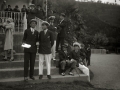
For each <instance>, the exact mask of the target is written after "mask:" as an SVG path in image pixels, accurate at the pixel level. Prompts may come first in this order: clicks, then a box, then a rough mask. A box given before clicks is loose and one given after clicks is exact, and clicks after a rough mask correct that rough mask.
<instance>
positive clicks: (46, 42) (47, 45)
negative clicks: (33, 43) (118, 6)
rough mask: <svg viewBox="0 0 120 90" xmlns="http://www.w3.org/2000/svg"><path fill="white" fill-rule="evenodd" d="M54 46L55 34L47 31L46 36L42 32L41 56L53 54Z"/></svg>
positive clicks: (40, 40) (40, 37) (40, 36)
mask: <svg viewBox="0 0 120 90" xmlns="http://www.w3.org/2000/svg"><path fill="white" fill-rule="evenodd" d="M53 44H54V38H53V33H52V32H51V31H49V30H47V32H46V34H44V31H41V32H40V34H39V51H38V52H39V53H40V54H51V48H52V46H53Z"/></svg>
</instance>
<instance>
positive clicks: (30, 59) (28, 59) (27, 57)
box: [24, 53, 36, 77]
mask: <svg viewBox="0 0 120 90" xmlns="http://www.w3.org/2000/svg"><path fill="white" fill-rule="evenodd" d="M35 58H36V53H24V77H28V71H29V70H28V69H29V65H30V72H29V77H33V75H34V64H35Z"/></svg>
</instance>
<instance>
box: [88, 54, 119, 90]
mask: <svg viewBox="0 0 120 90" xmlns="http://www.w3.org/2000/svg"><path fill="white" fill-rule="evenodd" d="M89 68H90V70H91V71H92V72H93V73H94V77H93V79H92V80H91V83H92V84H93V85H94V86H95V87H98V88H107V89H119V90H120V55H116V54H92V56H91V66H89Z"/></svg>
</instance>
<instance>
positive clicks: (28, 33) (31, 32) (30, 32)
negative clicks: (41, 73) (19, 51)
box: [23, 19, 38, 81]
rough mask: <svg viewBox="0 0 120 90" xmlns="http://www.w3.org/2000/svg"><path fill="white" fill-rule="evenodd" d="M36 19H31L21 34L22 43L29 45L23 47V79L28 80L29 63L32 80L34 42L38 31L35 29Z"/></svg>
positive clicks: (34, 54) (35, 50) (34, 53)
mask: <svg viewBox="0 0 120 90" xmlns="http://www.w3.org/2000/svg"><path fill="white" fill-rule="evenodd" d="M36 24H37V21H36V20H35V19H32V20H31V21H30V28H29V29H26V30H25V32H24V36H23V44H29V45H31V47H30V48H24V80H25V81H27V80H28V68H29V63H30V73H29V77H30V79H32V80H34V79H35V78H34V76H33V75H34V64H35V58H36V52H37V45H36V42H37V41H38V31H36V30H35V26H36Z"/></svg>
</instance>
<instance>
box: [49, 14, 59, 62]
mask: <svg viewBox="0 0 120 90" xmlns="http://www.w3.org/2000/svg"><path fill="white" fill-rule="evenodd" d="M48 19H49V22H50V26H49V27H48V29H49V30H50V31H52V33H53V38H54V45H53V47H52V59H53V60H55V56H56V53H55V51H56V50H55V49H56V39H57V28H56V27H55V24H54V20H55V16H50V17H49V18H48Z"/></svg>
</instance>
